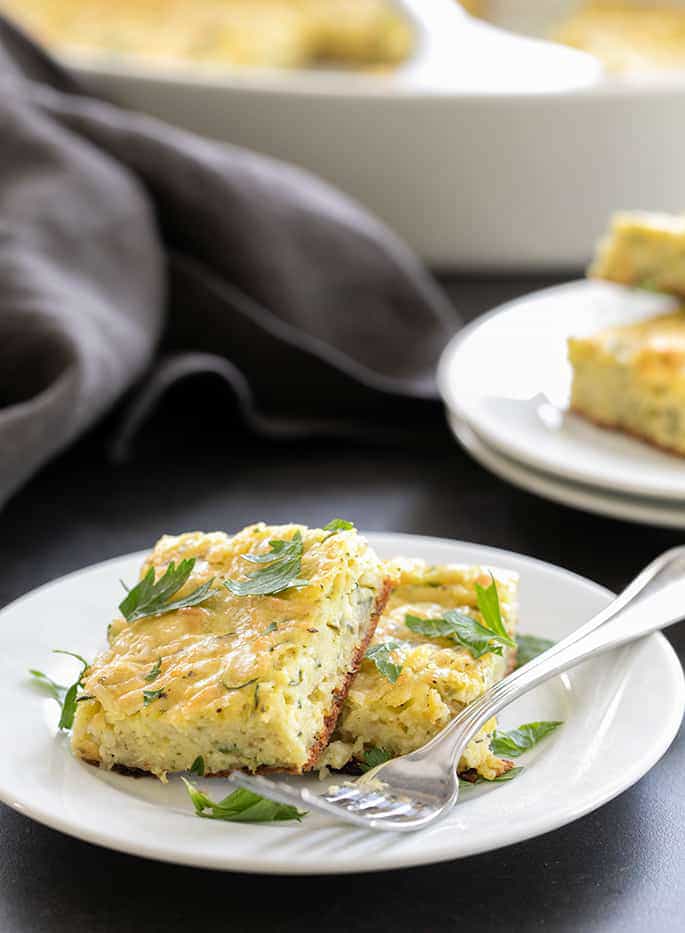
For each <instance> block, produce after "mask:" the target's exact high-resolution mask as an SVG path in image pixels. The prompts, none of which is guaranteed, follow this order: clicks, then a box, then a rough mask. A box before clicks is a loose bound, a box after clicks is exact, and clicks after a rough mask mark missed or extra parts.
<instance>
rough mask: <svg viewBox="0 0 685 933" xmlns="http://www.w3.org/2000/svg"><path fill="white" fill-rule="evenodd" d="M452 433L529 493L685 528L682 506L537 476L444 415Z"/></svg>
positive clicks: (586, 509)
mask: <svg viewBox="0 0 685 933" xmlns="http://www.w3.org/2000/svg"><path fill="white" fill-rule="evenodd" d="M447 420H448V422H449V425H450V428H451V429H452V433H453V434H454V436H455V437H456V438H457V440H458V441H459V443H460V444H461V445H462V447H464V449H465V450H467V451H468V452H469V453H470V454H471V456H472V457H473V459H474V460H477V461H478V463H480V465H481V466H484V467H485V468H486V469H487V470H490V472H491V473H494V474H495V476H499V478H500V479H504V480H507V482H509V483H513V485H514V486H520V487H521V489H526V490H527V491H528V492H532V493H535V494H536V495H538V496H542V497H543V499H551V500H552V502H560V503H561V504H562V505H567V506H575V508H578V509H581V510H582V511H584V512H593V513H595V514H597V515H608V516H610V517H611V518H622V519H625V520H626V521H629V522H638V523H639V524H641V525H658V526H661V527H663V528H685V507H683V505H682V504H681V503H678V502H674V503H662V502H660V501H655V500H653V499H638V498H635V497H631V496H621V495H612V494H611V493H610V492H603V491H602V490H596V489H592V488H590V487H589V486H581V485H579V484H578V483H571V482H567V481H566V480H560V479H556V478H555V477H553V476H548V475H547V474H545V473H538V472H537V470H533V469H531V468H530V467H527V466H522V465H521V464H520V463H517V462H516V461H515V460H510V459H509V458H508V457H505V456H504V454H501V453H499V451H497V450H494V448H492V447H488V445H487V444H486V443H485V441H483V440H482V439H481V438H480V437H478V435H477V434H476V432H475V431H472V430H471V428H470V427H469V426H468V424H466V422H464V421H461V420H460V419H459V418H457V416H456V415H455V414H453V413H452V412H448V413H447Z"/></svg>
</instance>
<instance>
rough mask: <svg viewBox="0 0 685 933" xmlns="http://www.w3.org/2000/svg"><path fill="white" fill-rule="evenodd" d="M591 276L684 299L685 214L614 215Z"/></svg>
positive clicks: (634, 213) (624, 213)
mask: <svg viewBox="0 0 685 933" xmlns="http://www.w3.org/2000/svg"><path fill="white" fill-rule="evenodd" d="M588 275H590V276H592V277H593V278H597V279H607V280H608V281H610V282H618V283H620V284H621V285H632V286H635V287H636V288H646V289H649V290H650V291H656V292H665V293H667V294H673V295H678V296H685V215H674V214H652V213H647V212H642V211H634V212H622V213H619V214H615V215H614V216H613V218H612V220H611V228H610V230H609V232H608V233H607V234H606V236H605V237H604V238H603V239H602V240H600V242H599V244H598V247H597V254H596V256H595V259H594V262H593V263H592V265H591V266H590V269H589V270H588Z"/></svg>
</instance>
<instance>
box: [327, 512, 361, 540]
mask: <svg viewBox="0 0 685 933" xmlns="http://www.w3.org/2000/svg"><path fill="white" fill-rule="evenodd" d="M353 528H354V523H353V522H347V521H345V519H344V518H334V519H332V520H331V521H330V522H328V524H327V525H324V526H323V530H324V531H328V532H330V534H327V535H326V537H325V538H324V539H323V540H324V541H328V539H329V538H332V537H333V535H335V534H337V533H338V532H339V531H352V529H353Z"/></svg>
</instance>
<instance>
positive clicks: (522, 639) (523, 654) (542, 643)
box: [516, 635, 556, 670]
mask: <svg viewBox="0 0 685 933" xmlns="http://www.w3.org/2000/svg"><path fill="white" fill-rule="evenodd" d="M555 644H556V642H553V641H550V639H549V638H538V636H537V635H517V636H516V647H517V649H518V650H517V652H516V669H517V670H518V668H519V667H523V665H524V664H527V663H528V662H529V661H532V660H533V658H537V656H538V655H539V654H542V653H543V652H544V651H547V650H548V649H549V648H553V647H554V645H555Z"/></svg>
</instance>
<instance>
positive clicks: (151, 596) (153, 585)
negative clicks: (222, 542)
mask: <svg viewBox="0 0 685 933" xmlns="http://www.w3.org/2000/svg"><path fill="white" fill-rule="evenodd" d="M194 566H195V558H194V557H188V558H185V559H184V560H182V561H179V563H178V565H176V563H175V562H174V561H171V563H170V564H169V565H168V566H167V569H166V570H165V572H164V574H163V575H162V576H161V577H160V578H159V580H155V569H154V567H150V569H149V570H148V572H147V573H146V574H145V576H144V577H143V579H142V580H141V581H140V583H137V584H136V585H135V586H134V587H132V588H131V589H130V590H129V591H128V592H127V594H126V596H125V597H124V599H123V600H122V601H121V602H120V603H119V612H121V614H122V615H123V617H124V618H125V619H126V621H127V622H137V621H138V619H144V618H146V616H158V615H163V614H164V613H165V612H173V611H174V610H175V609H187V608H188V607H190V606H197V605H199V604H200V603H203V602H204V601H205V600H206V599H209V597H210V596H213V595H214V593H215V590H213V589H212V584H213V583H214V577H212V578H211V580H207V582H206V583H203V584H201V585H200V586H198V587H197V589H195V590H193V591H192V593H188V595H187V596H182V597H181V598H180V599H177V600H173V599H172V597H173V596H174V595H175V594H176V593H178V591H179V590H180V589H181V587H182V586H183V585H184V584H185V583H186V581H187V580H188V577H189V576H190V574H191V573H192V571H193V567H194Z"/></svg>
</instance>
